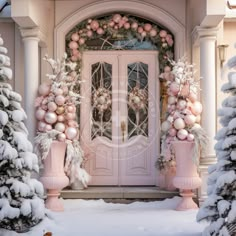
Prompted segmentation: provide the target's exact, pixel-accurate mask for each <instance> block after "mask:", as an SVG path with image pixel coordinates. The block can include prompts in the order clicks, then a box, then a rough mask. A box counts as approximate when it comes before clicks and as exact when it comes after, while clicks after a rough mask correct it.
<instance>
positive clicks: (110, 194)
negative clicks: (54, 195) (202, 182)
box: [61, 187, 179, 202]
mask: <svg viewBox="0 0 236 236" xmlns="http://www.w3.org/2000/svg"><path fill="white" fill-rule="evenodd" d="M174 196H179V192H178V191H167V190H162V189H160V188H158V187H89V188H88V189H83V190H72V189H64V190H62V192H61V197H62V198H64V199H104V200H107V201H109V200H112V201H113V202H114V201H116V200H117V202H121V201H120V200H122V199H123V200H125V199H126V200H127V201H132V200H137V199H139V200H144V201H148V200H163V199H165V198H172V197H174ZM122 202H123V201H122Z"/></svg>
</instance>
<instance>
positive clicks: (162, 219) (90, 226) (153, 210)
mask: <svg viewBox="0 0 236 236" xmlns="http://www.w3.org/2000/svg"><path fill="white" fill-rule="evenodd" d="M180 200H181V198H180V197H174V198H172V199H166V200H164V201H155V202H134V203H131V204H117V203H116V204H115V203H106V202H104V201H103V200H63V202H64V206H65V211H64V212H62V213H55V212H49V218H46V219H45V220H44V221H43V222H42V223H41V224H39V225H37V226H35V227H34V228H33V229H32V230H31V231H30V232H28V233H24V234H17V233H15V232H11V231H6V230H0V236H43V233H44V232H45V231H46V232H47V231H50V232H52V233H53V234H52V235H53V236H77V235H78V236H169V235H172V236H201V232H202V231H203V229H204V228H205V226H206V224H199V223H197V222H196V214H197V210H188V211H175V210H174V209H175V208H176V206H177V205H178V203H179V202H180Z"/></svg>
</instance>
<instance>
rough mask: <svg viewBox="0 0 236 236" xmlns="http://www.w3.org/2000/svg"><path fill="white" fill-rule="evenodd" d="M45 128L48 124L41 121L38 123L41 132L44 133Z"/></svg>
mask: <svg viewBox="0 0 236 236" xmlns="http://www.w3.org/2000/svg"><path fill="white" fill-rule="evenodd" d="M45 126H46V123H45V122H43V121H40V122H39V123H38V130H39V131H41V132H43V131H44V130H45Z"/></svg>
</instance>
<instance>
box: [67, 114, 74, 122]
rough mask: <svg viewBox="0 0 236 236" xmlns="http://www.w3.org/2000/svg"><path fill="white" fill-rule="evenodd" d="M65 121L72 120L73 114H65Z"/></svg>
mask: <svg viewBox="0 0 236 236" xmlns="http://www.w3.org/2000/svg"><path fill="white" fill-rule="evenodd" d="M66 119H67V120H73V119H74V113H70V112H68V113H67V114H66Z"/></svg>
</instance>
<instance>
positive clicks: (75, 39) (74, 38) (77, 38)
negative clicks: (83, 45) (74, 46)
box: [71, 33, 79, 41]
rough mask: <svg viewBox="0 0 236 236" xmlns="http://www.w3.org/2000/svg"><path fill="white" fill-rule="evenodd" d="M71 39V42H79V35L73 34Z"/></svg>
mask: <svg viewBox="0 0 236 236" xmlns="http://www.w3.org/2000/svg"><path fill="white" fill-rule="evenodd" d="M71 39H72V40H73V41H78V40H79V35H78V34H77V33H74V34H72V35H71Z"/></svg>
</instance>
